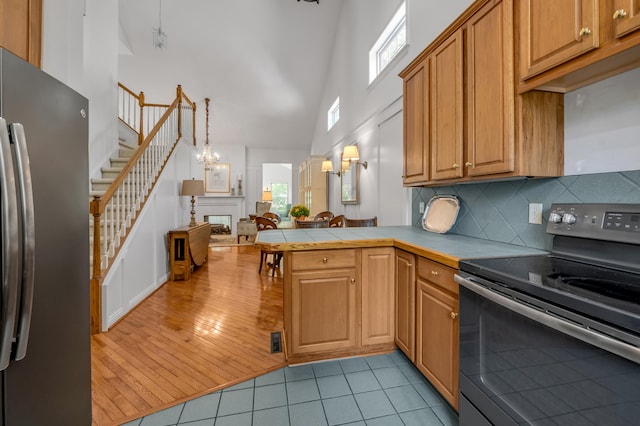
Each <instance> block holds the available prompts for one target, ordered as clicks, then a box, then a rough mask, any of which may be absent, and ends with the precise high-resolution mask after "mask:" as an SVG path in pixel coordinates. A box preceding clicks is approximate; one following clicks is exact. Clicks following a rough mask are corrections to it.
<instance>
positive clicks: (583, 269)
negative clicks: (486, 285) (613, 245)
mask: <svg viewBox="0 0 640 426" xmlns="http://www.w3.org/2000/svg"><path fill="white" fill-rule="evenodd" d="M460 270H461V271H464V272H468V273H470V274H472V275H475V276H477V277H480V278H483V279H485V280H488V281H490V282H494V283H497V284H499V285H501V286H503V287H508V288H512V289H514V290H516V291H520V292H524V293H526V294H528V295H531V296H534V297H537V298H540V299H543V300H545V301H547V302H550V303H553V304H555V305H558V306H561V307H563V308H567V309H570V310H572V311H575V312H578V313H580V314H583V315H586V316H589V317H592V318H595V319H597V320H601V321H606V322H609V323H611V324H615V325H617V326H620V327H624V328H625V329H627V330H629V331H632V332H634V333H635V334H640V273H634V272H630V271H623V270H618V269H614V268H608V267H605V266H597V265H593V264H589V263H583V262H580V261H575V260H569V259H564V258H560V257H556V256H554V255H553V254H552V255H541V256H523V257H508V258H488V259H475V260H465V261H460Z"/></svg>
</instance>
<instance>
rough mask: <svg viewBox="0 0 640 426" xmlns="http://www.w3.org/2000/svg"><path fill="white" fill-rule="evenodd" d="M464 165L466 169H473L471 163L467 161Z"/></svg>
mask: <svg viewBox="0 0 640 426" xmlns="http://www.w3.org/2000/svg"><path fill="white" fill-rule="evenodd" d="M464 165H465V166H467V167H473V163H472V162H471V161H467V162H466V163H464Z"/></svg>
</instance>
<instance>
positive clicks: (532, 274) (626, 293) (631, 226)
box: [456, 204, 640, 426]
mask: <svg viewBox="0 0 640 426" xmlns="http://www.w3.org/2000/svg"><path fill="white" fill-rule="evenodd" d="M547 233H549V234H552V235H553V248H552V250H551V253H550V254H549V255H538V256H523V257H507V258H486V259H477V260H469V261H461V262H460V266H459V267H460V273H459V274H458V275H456V281H457V282H458V283H459V284H460V424H461V425H462V426H465V425H473V426H475V425H490V424H493V425H520V424H532V425H563V426H564V425H581V426H583V425H638V424H640V205H630V204H556V205H552V207H551V211H550V215H549V221H548V225H547Z"/></svg>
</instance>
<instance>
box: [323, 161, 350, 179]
mask: <svg viewBox="0 0 640 426" xmlns="http://www.w3.org/2000/svg"><path fill="white" fill-rule="evenodd" d="M343 163H345V162H344V161H343ZM342 170H345V168H344V164H343V165H342ZM321 171H323V172H325V173H327V174H329V175H336V176H338V177H340V175H341V174H342V172H341V171H340V170H338V171H337V172H334V171H333V162H332V161H331V160H324V161H323V162H322V169H321Z"/></svg>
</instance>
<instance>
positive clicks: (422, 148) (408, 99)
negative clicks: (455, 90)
mask: <svg viewBox="0 0 640 426" xmlns="http://www.w3.org/2000/svg"><path fill="white" fill-rule="evenodd" d="M428 85H429V67H428V62H427V61H424V62H423V63H422V64H421V65H419V66H418V67H417V68H416V69H415V70H413V71H412V72H411V74H409V75H408V76H407V77H405V79H404V82H403V86H404V87H403V88H404V96H403V111H404V117H403V120H404V141H403V143H404V150H403V152H404V176H403V182H404V184H407V185H408V184H417V183H425V182H427V181H428V180H429V122H428V120H429V97H428V92H427V87H428Z"/></svg>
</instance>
